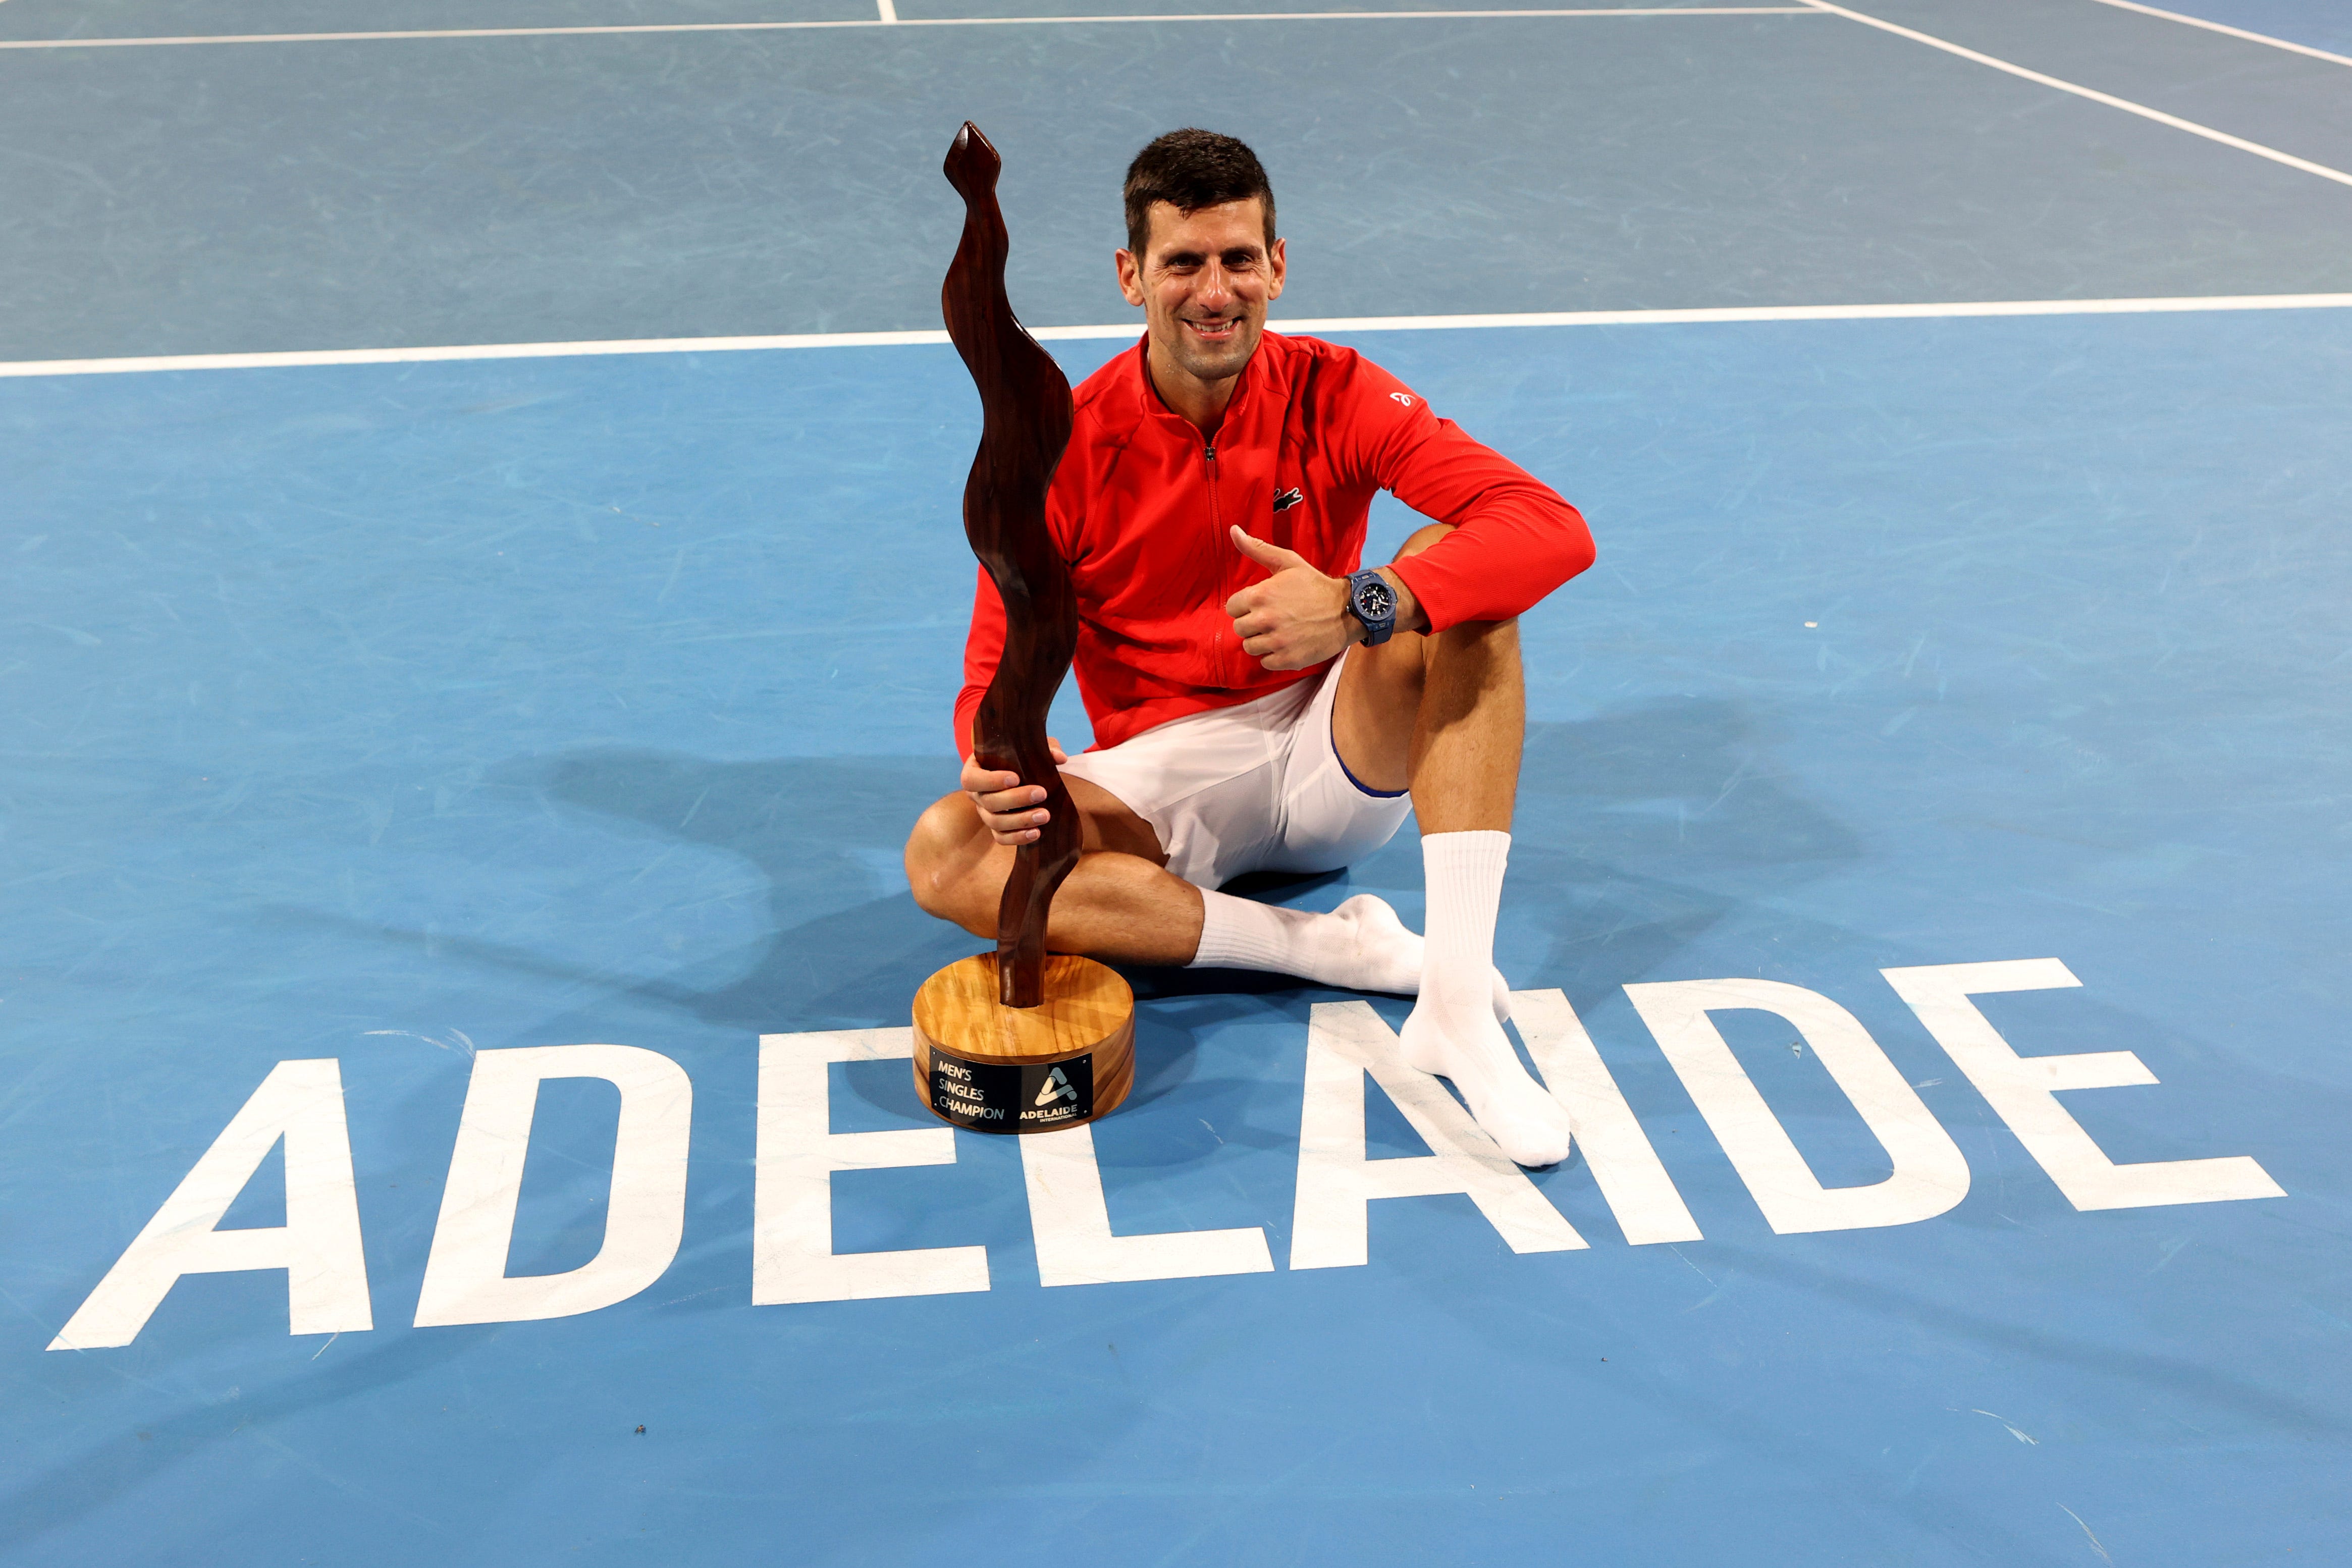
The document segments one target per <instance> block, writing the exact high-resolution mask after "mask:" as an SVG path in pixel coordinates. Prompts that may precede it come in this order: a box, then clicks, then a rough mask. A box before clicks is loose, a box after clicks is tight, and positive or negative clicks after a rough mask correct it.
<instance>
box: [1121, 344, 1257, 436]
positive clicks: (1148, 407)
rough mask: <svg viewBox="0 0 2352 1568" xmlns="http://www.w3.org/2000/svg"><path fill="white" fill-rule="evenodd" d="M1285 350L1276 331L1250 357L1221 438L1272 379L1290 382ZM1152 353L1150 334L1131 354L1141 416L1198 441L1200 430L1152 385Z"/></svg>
mask: <svg viewBox="0 0 2352 1568" xmlns="http://www.w3.org/2000/svg"><path fill="white" fill-rule="evenodd" d="M1283 347H1284V340H1283V339H1282V338H1281V337H1280V336H1278V335H1277V334H1276V333H1274V332H1272V331H1267V332H1265V334H1263V335H1262V336H1261V337H1260V338H1259V339H1258V343H1257V350H1256V351H1255V352H1254V353H1252V354H1251V355H1250V357H1249V363H1248V364H1246V365H1244V366H1243V367H1242V373H1241V377H1240V382H1241V384H1240V385H1238V386H1236V387H1235V388H1234V399H1233V402H1229V403H1227V404H1226V405H1225V419H1224V424H1223V426H1221V427H1220V429H1219V434H1223V430H1224V429H1226V428H1230V427H1231V426H1232V425H1233V423H1234V420H1235V419H1236V418H1237V417H1239V416H1240V415H1241V414H1242V413H1244V411H1245V410H1246V409H1247V408H1248V406H1249V405H1250V404H1251V403H1252V402H1255V400H1256V398H1257V397H1258V396H1259V395H1260V394H1261V393H1262V392H1264V391H1265V384H1266V383H1267V382H1268V381H1269V379H1271V380H1272V381H1273V382H1276V383H1278V382H1282V381H1284V380H1286V378H1285V377H1284V376H1283V374H1282V370H1281V366H1280V364H1279V362H1278V361H1280V359H1281V357H1282V350H1283ZM1150 352H1151V336H1150V333H1148V332H1147V333H1145V334H1144V336H1143V339H1142V340H1141V341H1139V342H1138V343H1137V344H1136V345H1135V347H1134V348H1133V349H1132V350H1129V370H1128V373H1129V376H1130V377H1132V378H1133V380H1134V382H1135V399H1136V404H1135V406H1136V412H1137V413H1138V414H1139V417H1140V418H1141V419H1142V420H1144V421H1147V422H1148V421H1152V420H1160V421H1165V422H1166V428H1167V430H1168V431H1169V432H1170V433H1171V434H1191V435H1192V436H1194V437H1195V438H1198V437H1199V436H1200V434H1201V433H1200V430H1199V427H1198V426H1196V425H1194V424H1193V423H1192V421H1191V420H1189V419H1186V418H1185V417H1184V416H1183V415H1182V414H1181V413H1177V412H1176V411H1175V410H1174V409H1172V408H1170V407H1169V406H1168V405H1167V404H1166V403H1164V402H1160V393H1159V392H1158V391H1157V390H1155V389H1154V388H1153V386H1152V384H1151V361H1150Z"/></svg>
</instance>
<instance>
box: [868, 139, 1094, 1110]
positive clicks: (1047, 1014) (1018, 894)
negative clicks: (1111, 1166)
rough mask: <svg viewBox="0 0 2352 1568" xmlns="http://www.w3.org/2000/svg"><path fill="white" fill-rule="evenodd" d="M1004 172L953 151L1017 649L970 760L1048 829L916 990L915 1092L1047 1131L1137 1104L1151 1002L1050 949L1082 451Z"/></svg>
mask: <svg viewBox="0 0 2352 1568" xmlns="http://www.w3.org/2000/svg"><path fill="white" fill-rule="evenodd" d="M1002 168H1003V160H1002V159H1000V158H999V157H998V156H997V152H996V149H995V148H994V147H992V146H991V145H989V141H988V138H987V137H985V136H982V134H981V133H980V128H979V127H978V126H976V125H974V124H972V123H971V121H970V120H966V121H965V122H964V127H963V129H962V130H961V131H958V132H957V133H956V139H955V141H954V144H953V145H951V146H950V148H949V149H948V156H947V163H946V173H947V177H948V183H950V184H951V185H953V186H954V187H955V189H956V192H957V193H958V194H959V195H961V196H962V197H963V203H964V222H963V238H962V241H961V243H960V244H959V245H958V246H956V254H955V260H954V261H953V262H952V263H951V264H950V266H949V267H948V276H947V282H946V284H945V285H944V286H943V287H941V288H940V309H941V311H942V313H943V314H944V315H945V316H946V317H947V327H948V337H949V338H950V340H953V342H954V343H955V346H956V351H957V352H958V353H959V354H961V355H962V356H963V362H964V368H965V369H966V370H968V371H971V379H972V382H974V384H975V385H977V386H978V387H979V389H980V402H981V409H982V427H981V437H980V451H979V454H978V455H976V456H974V457H973V459H972V464H971V477H970V478H969V479H967V480H966V481H965V483H964V491H963V527H964V534H965V536H966V537H967V538H970V539H971V548H972V553H973V554H975V555H977V556H978V557H979V558H980V564H981V566H982V569H983V570H986V571H987V573H988V575H989V578H990V579H991V580H992V581H993V582H994V583H995V584H996V591H997V593H998V595H999V596H1000V597H1001V598H1002V599H1003V601H1004V622H1005V626H1004V653H1003V657H1002V659H1001V660H1000V661H999V662H998V664H997V666H996V674H995V677H994V678H993V679H992V681H991V682H990V683H989V686H988V692H987V695H985V696H983V697H982V699H981V705H980V712H979V714H978V716H976V717H975V718H974V719H973V721H972V750H973V754H974V755H975V756H976V757H977V758H979V760H980V762H981V765H982V767H985V768H992V769H995V770H998V771H1001V772H1007V773H1014V774H1018V775H1019V776H1020V778H1021V779H1022V780H1023V781H1024V783H1029V784H1037V785H1042V786H1043V787H1044V788H1045V809H1046V810H1047V812H1048V813H1049V818H1048V821H1046V823H1045V828H1044V830H1043V831H1041V832H1040V833H1039V834H1038V836H1037V838H1036V840H1035V841H1034V842H1031V843H1026V844H1023V845H1021V846H1020V847H1019V848H1018V849H1016V850H1015V851H1014V852H1013V869H1012V871H1011V873H1009V874H1008V875H1007V876H1006V877H1005V881H1004V896H1003V901H1002V902H1001V903H1000V904H998V906H997V915H996V951H995V952H993V953H982V954H977V955H975V956H972V957H970V958H964V959H961V960H959V961H958V962H956V963H953V964H950V965H949V966H948V967H946V968H944V969H941V970H940V971H939V973H937V974H935V975H933V976H932V977H930V978H929V979H928V980H926V981H924V982H923V986H922V988H921V989H920V990H919V991H918V992H916V993H915V1009H914V1011H915V1089H916V1092H918V1093H919V1094H920V1095H921V1096H922V1097H923V1103H924V1104H926V1105H928V1106H929V1107H930V1108H931V1111H932V1113H934V1114H936V1115H937V1116H939V1117H940V1119H941V1120H942V1121H945V1122H948V1123H950V1124H953V1125H955V1126H959V1127H969V1128H971V1129H972V1130H973V1131H974V1132H982V1133H1044V1132H1051V1131H1052V1130H1054V1129H1055V1128H1057V1127H1074V1126H1076V1125H1077V1124H1080V1123H1082V1122H1091V1121H1093V1120H1094V1119H1095V1118H1096V1117H1097V1116H1101V1115H1105V1114H1108V1113H1109V1112H1111V1111H1112V1110H1114V1109H1116V1108H1117V1107H1118V1103H1119V1102H1120V1101H1122V1100H1124V1099H1126V1098H1127V1092H1128V1090H1129V1087H1131V1086H1132V1085H1133V1083H1134V1082H1135V993H1134V992H1133V991H1131V990H1130V989H1129V988H1128V984H1127V982H1126V981H1125V980H1123V979H1121V978H1120V977H1119V976H1118V972H1117V971H1115V970H1113V969H1111V968H1110V967H1108V966H1107V965H1103V964H1098V963H1096V962H1095V961H1094V960H1093V959H1091V958H1083V957H1079V956H1076V955H1073V954H1066V953H1055V954H1048V953H1047V952H1046V951H1045V915H1046V911H1047V909H1048V908H1049V907H1050V906H1051V904H1053V902H1054V894H1055V890H1056V889H1058V888H1059V887H1060V886H1061V885H1062V879H1063V878H1065V877H1066V876H1068V875H1069V874H1070V870H1071V868H1072V867H1074V866H1076V864H1077V863H1078V848H1079V841H1080V836H1081V835H1080V832H1079V827H1078V815H1077V809H1076V806H1075V805H1073V804H1072V802H1071V800H1070V793H1069V790H1068V789H1066V788H1065V787H1064V786H1063V783H1062V775H1061V771H1060V769H1058V768H1055V766H1054V760H1053V755H1052V753H1051V752H1049V751H1048V750H1047V749H1046V745H1045V710H1046V708H1047V707H1048V706H1051V704H1052V703H1053V700H1054V694H1055V691H1056V690H1058V689H1059V688H1060V686H1061V684H1062V677H1063V675H1064V674H1066V673H1067V672H1068V670H1069V667H1070V655H1071V653H1072V651H1073V650H1074V649H1075V647H1076V643H1077V632H1078V612H1077V601H1076V597H1075V596H1074V595H1073V593H1072V591H1071V588H1070V570H1069V567H1068V565H1067V564H1066V562H1064V560H1063V559H1062V557H1061V552H1060V550H1059V549H1057V548H1056V547H1055V543H1054V538H1053V535H1052V533H1051V532H1050V531H1049V530H1048V529H1047V528H1046V524H1045V492H1046V489H1047V488H1048V486H1051V485H1052V483H1053V480H1054V469H1055V466H1056V465H1058V464H1060V462H1061V460H1062V449H1063V448H1064V447H1066V445H1068V444H1069V440H1070V383H1069V382H1068V381H1067V379H1066V378H1065V377H1064V376H1063V374H1062V370H1061V367H1060V366H1059V365H1056V364H1055V362H1054V359H1053V356H1052V355H1050V354H1048V353H1046V352H1045V350H1044V349H1042V348H1040V347H1039V346H1038V344H1037V340H1035V339H1034V338H1032V337H1030V336H1029V334H1028V333H1027V332H1026V331H1024V329H1022V326H1021V323H1020V322H1019V321H1018V320H1016V319H1014V318H1013V305H1012V301H1011V300H1010V299H1009V298H1006V296H1005V292H1004V258H1005V255H1006V252H1007V250H1008V248H1009V245H1008V241H1007V239H1006V235H1005V231H1004V214H1003V212H1002V211H1001V210H1000V209H999V208H998V206H997V202H996V176H997V172H998V171H999V170H1001V169H1002Z"/></svg>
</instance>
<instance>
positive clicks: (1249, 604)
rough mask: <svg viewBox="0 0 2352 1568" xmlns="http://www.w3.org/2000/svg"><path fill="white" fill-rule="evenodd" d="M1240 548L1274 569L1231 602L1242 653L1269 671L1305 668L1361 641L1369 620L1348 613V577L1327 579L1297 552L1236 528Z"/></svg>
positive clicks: (1228, 610)
mask: <svg viewBox="0 0 2352 1568" xmlns="http://www.w3.org/2000/svg"><path fill="white" fill-rule="evenodd" d="M1233 534H1234V549H1237V550H1239V551H1241V552H1242V554H1244V555H1245V556H1247V557H1249V558H1250V559H1252V560H1254V561H1255V562H1257V563H1258V565H1260V566H1262V567H1264V568H1265V569H1266V570H1268V571H1271V572H1272V573H1274V575H1273V576H1272V577H1269V578H1267V579H1266V580H1265V581H1264V582H1261V583H1256V584H1254V585H1253V586H1251V587H1248V588H1244V589H1243V590H1242V591H1240V592H1239V593H1236V594H1234V596H1233V597H1232V598H1231V599H1228V600H1227V601H1225V613H1226V614H1228V615H1230V616H1232V617H1233V618H1234V633H1235V634H1236V635H1238V636H1239V637H1240V638H1241V640H1242V652H1243V653H1247V654H1248V655H1249V656H1250V657H1251V658H1253V659H1255V660H1256V661H1257V662H1258V663H1259V664H1264V665H1265V667H1266V668H1267V669H1269V670H1304V669H1307V667H1309V666H1310V665H1314V664H1321V663H1322V662H1323V661H1324V660H1326V659H1328V658H1331V657H1333V656H1334V655H1336V654H1337V653H1339V651H1340V650H1341V649H1342V648H1345V647H1346V646H1348V644H1349V643H1356V642H1360V641H1362V639H1363V635H1364V623H1363V622H1360V621H1359V620H1357V619H1356V618H1355V617H1354V616H1353V615H1350V614H1349V613H1348V582H1347V580H1346V579H1345V578H1339V577H1326V576H1324V575H1323V574H1322V573H1321V572H1319V571H1318V570H1315V569H1314V568H1313V567H1311V566H1309V565H1307V561H1306V559H1305V558H1303V557H1301V556H1300V555H1299V554H1298V553H1297V551H1296V550H1286V549H1283V548H1282V547H1281V546H1280V545H1270V544H1267V543H1266V542H1265V540H1264V539H1255V538H1251V537H1250V536H1249V535H1248V534H1246V533H1244V532H1243V531H1242V530H1241V529H1240V528H1234V530H1233Z"/></svg>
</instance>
